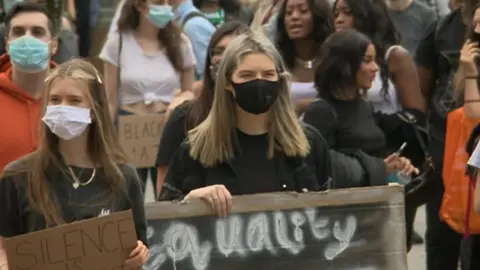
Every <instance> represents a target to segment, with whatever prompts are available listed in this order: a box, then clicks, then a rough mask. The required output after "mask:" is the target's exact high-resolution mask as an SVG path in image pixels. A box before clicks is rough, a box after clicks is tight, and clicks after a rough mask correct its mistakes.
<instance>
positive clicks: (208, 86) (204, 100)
mask: <svg viewBox="0 0 480 270" xmlns="http://www.w3.org/2000/svg"><path fill="white" fill-rule="evenodd" d="M249 31H250V30H249V28H248V25H246V24H244V23H241V22H237V21H233V22H227V23H225V24H224V25H222V26H221V27H220V28H218V29H217V31H216V32H215V34H214V35H213V36H212V39H211V40H210V44H209V45H208V49H207V59H206V61H205V70H206V71H208V72H205V76H204V78H203V88H202V89H201V90H200V95H199V97H198V98H197V99H195V100H193V101H189V102H185V103H183V104H181V105H180V106H178V107H177V108H175V110H174V111H173V112H172V114H171V116H170V117H169V119H168V121H167V122H166V123H165V126H164V128H163V134H162V138H161V140H160V144H159V148H158V155H157V162H156V166H157V170H158V175H157V194H160V191H161V189H162V184H163V181H164V179H165V175H166V174H167V168H168V164H170V160H171V159H172V158H173V156H174V155H175V153H176V151H177V149H178V148H179V146H180V144H181V143H182V141H183V140H184V139H185V138H186V136H187V132H188V131H189V130H190V129H192V128H194V127H196V126H197V125H198V124H200V123H201V122H202V121H203V120H205V118H207V115H208V112H209V111H210V108H211V106H212V102H213V88H214V87H215V77H216V71H217V67H218V64H219V63H220V60H221V59H222V55H223V51H224V50H225V48H226V47H227V46H228V44H230V41H231V40H232V39H233V38H235V37H236V36H238V35H239V34H241V33H245V32H249Z"/></svg>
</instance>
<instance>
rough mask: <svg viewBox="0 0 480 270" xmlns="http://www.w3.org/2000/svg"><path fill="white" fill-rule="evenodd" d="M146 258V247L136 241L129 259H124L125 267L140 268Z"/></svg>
mask: <svg viewBox="0 0 480 270" xmlns="http://www.w3.org/2000/svg"><path fill="white" fill-rule="evenodd" d="M147 260H148V248H147V247H146V246H145V245H144V244H143V243H142V241H137V247H136V248H135V249H134V250H133V251H132V252H131V253H130V255H129V259H128V260H126V261H125V267H126V268H127V269H140V268H142V266H143V265H144V264H145V263H146V262H147Z"/></svg>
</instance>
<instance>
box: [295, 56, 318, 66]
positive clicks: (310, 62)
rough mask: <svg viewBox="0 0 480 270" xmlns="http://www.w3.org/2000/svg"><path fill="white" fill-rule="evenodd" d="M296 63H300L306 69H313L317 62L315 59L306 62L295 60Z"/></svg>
mask: <svg viewBox="0 0 480 270" xmlns="http://www.w3.org/2000/svg"><path fill="white" fill-rule="evenodd" d="M295 61H296V62H297V63H299V64H300V65H302V66H303V67H304V68H306V69H312V68H313V63H314V62H315V59H313V60H308V61H305V60H302V59H300V58H295Z"/></svg>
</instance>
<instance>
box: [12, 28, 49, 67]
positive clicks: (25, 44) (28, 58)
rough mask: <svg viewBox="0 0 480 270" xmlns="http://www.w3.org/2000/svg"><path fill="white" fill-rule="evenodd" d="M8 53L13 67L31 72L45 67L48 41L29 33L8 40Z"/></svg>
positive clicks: (46, 65)
mask: <svg viewBox="0 0 480 270" xmlns="http://www.w3.org/2000/svg"><path fill="white" fill-rule="evenodd" d="M8 55H10V59H11V60H12V63H13V65H14V66H15V67H17V68H19V69H21V70H23V71H26V72H31V73H35V72H40V71H43V70H45V69H47V67H48V63H49V60H50V51H49V46H48V43H47V42H44V41H42V40H40V39H38V38H35V37H32V36H31V35H24V36H22V37H19V38H17V39H15V40H12V41H10V42H9V44H8Z"/></svg>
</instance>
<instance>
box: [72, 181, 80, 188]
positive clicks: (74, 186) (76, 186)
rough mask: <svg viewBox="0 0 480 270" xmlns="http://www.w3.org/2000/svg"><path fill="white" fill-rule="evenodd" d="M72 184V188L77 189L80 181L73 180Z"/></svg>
mask: <svg viewBox="0 0 480 270" xmlns="http://www.w3.org/2000/svg"><path fill="white" fill-rule="evenodd" d="M72 185H73V188H74V189H77V188H78V187H79V186H80V183H78V182H76V181H75V182H73V184H72Z"/></svg>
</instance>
